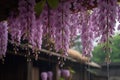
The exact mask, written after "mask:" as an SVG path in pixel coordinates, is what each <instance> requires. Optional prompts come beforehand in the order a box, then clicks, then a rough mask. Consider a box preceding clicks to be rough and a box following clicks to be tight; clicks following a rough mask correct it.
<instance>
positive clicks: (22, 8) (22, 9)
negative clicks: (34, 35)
mask: <svg viewBox="0 0 120 80" xmlns="http://www.w3.org/2000/svg"><path fill="white" fill-rule="evenodd" d="M27 5H28V4H27V2H26V0H19V3H18V11H19V15H18V18H19V22H20V30H21V34H22V36H23V35H25V34H26V30H27V26H28V23H27V16H28V14H27V13H28V10H27ZM10 17H11V16H10Z"/></svg>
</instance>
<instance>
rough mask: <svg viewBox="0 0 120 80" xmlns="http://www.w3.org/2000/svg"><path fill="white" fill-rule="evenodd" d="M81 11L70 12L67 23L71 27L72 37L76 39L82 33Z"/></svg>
mask: <svg viewBox="0 0 120 80" xmlns="http://www.w3.org/2000/svg"><path fill="white" fill-rule="evenodd" d="M80 16H81V15H80V13H75V14H70V15H69V19H68V21H67V25H68V26H69V28H70V39H72V40H74V39H75V38H76V37H77V35H78V33H80V30H81V29H80V28H81V26H80Z"/></svg>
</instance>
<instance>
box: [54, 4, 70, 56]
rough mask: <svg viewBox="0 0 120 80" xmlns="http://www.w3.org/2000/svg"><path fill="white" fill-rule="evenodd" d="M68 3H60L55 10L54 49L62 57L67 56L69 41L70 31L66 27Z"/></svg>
mask: <svg viewBox="0 0 120 80" xmlns="http://www.w3.org/2000/svg"><path fill="white" fill-rule="evenodd" d="M69 8H70V3H61V4H60V5H59V7H58V8H57V10H56V18H55V20H56V21H55V24H54V25H55V27H56V32H55V34H56V36H55V37H56V38H55V49H56V51H60V50H61V51H62V52H63V53H64V55H67V50H68V49H69V41H70V29H69V26H68V25H67V20H68V15H69V14H67V13H69Z"/></svg>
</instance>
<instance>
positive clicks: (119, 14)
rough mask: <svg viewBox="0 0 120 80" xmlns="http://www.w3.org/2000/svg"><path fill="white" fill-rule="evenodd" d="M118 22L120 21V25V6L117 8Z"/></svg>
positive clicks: (119, 26)
mask: <svg viewBox="0 0 120 80" xmlns="http://www.w3.org/2000/svg"><path fill="white" fill-rule="evenodd" d="M117 17H118V18H117V20H118V21H119V23H120V5H118V7H117ZM118 30H120V24H119V25H118Z"/></svg>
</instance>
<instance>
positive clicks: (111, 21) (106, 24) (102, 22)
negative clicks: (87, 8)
mask: <svg viewBox="0 0 120 80" xmlns="http://www.w3.org/2000/svg"><path fill="white" fill-rule="evenodd" d="M97 17H98V20H97V21H98V22H97V23H98V27H99V32H100V35H101V42H106V41H108V38H109V37H111V36H112V35H113V33H114V30H115V29H114V28H115V24H116V18H117V0H98V13H97Z"/></svg>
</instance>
